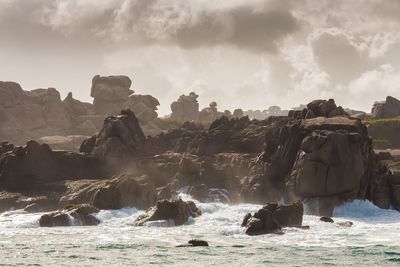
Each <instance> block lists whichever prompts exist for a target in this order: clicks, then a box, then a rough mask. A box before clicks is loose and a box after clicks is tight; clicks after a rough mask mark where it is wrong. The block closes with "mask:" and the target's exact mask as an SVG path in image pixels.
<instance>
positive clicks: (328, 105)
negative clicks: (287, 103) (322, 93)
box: [289, 99, 349, 119]
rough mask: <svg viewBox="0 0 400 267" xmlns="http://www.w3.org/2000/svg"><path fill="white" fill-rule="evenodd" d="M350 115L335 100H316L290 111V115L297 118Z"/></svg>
mask: <svg viewBox="0 0 400 267" xmlns="http://www.w3.org/2000/svg"><path fill="white" fill-rule="evenodd" d="M336 116H349V114H347V112H346V111H345V110H344V109H343V108H342V107H341V106H339V107H338V106H337V105H336V103H335V100H333V99H329V100H314V101H312V102H310V103H309V104H307V106H306V108H303V109H299V110H291V111H289V117H292V118H296V119H312V118H316V117H330V118H331V117H336Z"/></svg>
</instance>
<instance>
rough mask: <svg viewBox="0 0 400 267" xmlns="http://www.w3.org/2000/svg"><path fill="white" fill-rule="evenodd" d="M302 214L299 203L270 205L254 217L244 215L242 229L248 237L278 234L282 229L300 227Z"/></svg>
mask: <svg viewBox="0 0 400 267" xmlns="http://www.w3.org/2000/svg"><path fill="white" fill-rule="evenodd" d="M303 213H304V207H303V203H301V202H300V201H297V202H294V203H293V204H290V205H278V204H276V203H270V204H267V205H266V206H264V207H262V208H261V209H260V210H258V211H257V212H256V213H254V215H251V214H250V213H248V214H246V215H245V217H244V219H243V222H242V227H246V234H248V235H260V234H268V233H280V232H281V229H282V227H301V226H302V223H303Z"/></svg>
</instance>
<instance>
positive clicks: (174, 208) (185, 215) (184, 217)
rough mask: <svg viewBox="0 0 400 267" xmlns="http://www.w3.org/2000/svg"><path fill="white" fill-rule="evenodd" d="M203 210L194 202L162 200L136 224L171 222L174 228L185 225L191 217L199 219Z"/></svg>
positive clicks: (136, 221)
mask: <svg viewBox="0 0 400 267" xmlns="http://www.w3.org/2000/svg"><path fill="white" fill-rule="evenodd" d="M200 215H201V210H200V209H198V208H197V207H196V205H195V204H194V202H192V201H183V200H181V199H179V200H161V201H158V202H157V204H156V205H155V206H154V207H152V208H150V209H148V210H147V211H146V213H145V214H143V215H140V216H139V217H138V218H137V219H136V220H135V222H134V225H136V226H143V225H145V224H146V223H148V222H152V221H160V220H164V221H167V222H171V223H172V225H174V226H179V225H182V224H185V223H186V222H187V221H188V220H189V217H193V218H195V217H198V216H200Z"/></svg>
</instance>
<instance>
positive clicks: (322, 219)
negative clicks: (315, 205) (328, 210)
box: [319, 216, 334, 223]
mask: <svg viewBox="0 0 400 267" xmlns="http://www.w3.org/2000/svg"><path fill="white" fill-rule="evenodd" d="M319 220H320V221H321V222H327V223H334V221H333V219H332V218H331V217H326V216H324V217H321V218H320V219H319Z"/></svg>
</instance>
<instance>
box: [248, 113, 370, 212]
mask: <svg viewBox="0 0 400 267" xmlns="http://www.w3.org/2000/svg"><path fill="white" fill-rule="evenodd" d="M310 110H311V109H310ZM278 120H279V121H281V122H280V123H277V124H275V126H278V127H271V128H269V129H268V131H267V134H266V147H265V150H264V152H263V154H262V156H261V157H260V160H259V161H257V162H256V164H254V165H253V166H252V167H251V168H250V172H249V175H248V177H246V178H245V179H244V186H243V190H242V197H244V198H245V199H248V200H249V201H255V202H262V201H275V200H277V199H279V198H282V197H283V198H286V199H288V200H289V201H291V200H293V199H298V198H300V199H303V200H304V201H307V202H311V203H314V204H315V205H311V206H315V207H316V210H313V209H311V210H309V212H311V213H315V214H320V215H326V216H331V213H332V210H333V208H334V207H335V205H339V204H340V203H342V202H343V201H345V200H347V199H354V198H361V199H366V198H371V194H370V193H368V192H367V188H368V186H369V184H370V183H371V182H372V180H374V179H375V178H374V177H376V175H375V174H374V170H373V169H374V165H373V164H372V161H373V160H374V159H373V157H374V154H373V151H372V146H371V140H370V138H369V137H368V133H367V128H366V127H365V125H363V124H362V123H361V121H360V120H358V119H355V118H351V117H347V116H336V117H332V118H327V117H316V118H310V119H303V120H299V119H295V118H287V119H286V118H281V119H278Z"/></svg>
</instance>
